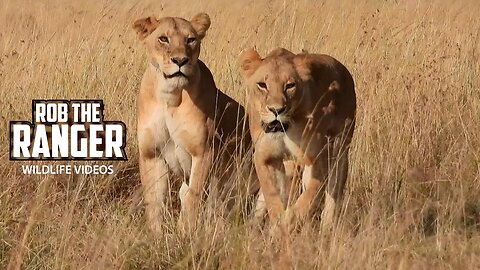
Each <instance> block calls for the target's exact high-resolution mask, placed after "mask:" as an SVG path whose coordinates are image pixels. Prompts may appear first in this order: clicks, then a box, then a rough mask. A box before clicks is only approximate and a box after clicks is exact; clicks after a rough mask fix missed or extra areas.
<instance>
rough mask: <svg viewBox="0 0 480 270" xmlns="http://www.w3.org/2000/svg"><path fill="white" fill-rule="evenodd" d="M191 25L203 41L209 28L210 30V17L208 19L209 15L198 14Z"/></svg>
mask: <svg viewBox="0 0 480 270" xmlns="http://www.w3.org/2000/svg"><path fill="white" fill-rule="evenodd" d="M190 23H191V24H192V26H193V29H195V31H196V32H197V35H198V37H199V38H200V39H202V38H204V37H205V34H206V33H207V30H208V28H210V17H208V14H207V13H198V14H197V15H195V16H194V17H193V18H192V20H191V21H190Z"/></svg>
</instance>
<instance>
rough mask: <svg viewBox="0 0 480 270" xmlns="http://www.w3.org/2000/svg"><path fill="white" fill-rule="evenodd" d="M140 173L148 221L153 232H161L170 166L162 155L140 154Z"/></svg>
mask: <svg viewBox="0 0 480 270" xmlns="http://www.w3.org/2000/svg"><path fill="white" fill-rule="evenodd" d="M140 175H141V177H140V178H141V180H142V185H143V194H144V204H145V214H146V217H147V223H148V225H149V227H150V229H151V230H152V231H153V232H155V233H159V232H161V226H162V221H163V217H164V215H165V213H166V205H165V201H166V197H167V191H168V167H167V165H166V164H165V161H164V160H163V159H162V158H160V157H143V156H140Z"/></svg>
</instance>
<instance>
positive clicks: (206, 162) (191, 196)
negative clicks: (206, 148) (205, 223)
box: [179, 152, 212, 226]
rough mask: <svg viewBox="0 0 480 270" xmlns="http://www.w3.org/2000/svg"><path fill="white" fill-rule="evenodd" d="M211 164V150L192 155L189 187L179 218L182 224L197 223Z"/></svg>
mask: <svg viewBox="0 0 480 270" xmlns="http://www.w3.org/2000/svg"><path fill="white" fill-rule="evenodd" d="M211 165H212V157H211V153H210V152H206V153H204V154H203V155H199V156H194V157H192V169H191V172H190V178H189V184H188V189H187V191H186V193H185V197H184V198H183V200H182V210H181V213H180V220H179V224H180V225H189V226H191V225H194V224H195V220H196V217H197V215H198V212H199V211H198V210H199V208H200V201H201V198H202V194H203V191H204V188H205V184H206V182H207V177H208V173H209V171H210V168H211ZM185 223H186V224H185Z"/></svg>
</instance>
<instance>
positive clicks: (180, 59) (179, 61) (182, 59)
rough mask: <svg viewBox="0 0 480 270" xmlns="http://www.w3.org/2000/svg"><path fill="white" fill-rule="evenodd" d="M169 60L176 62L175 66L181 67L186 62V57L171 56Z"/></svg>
mask: <svg viewBox="0 0 480 270" xmlns="http://www.w3.org/2000/svg"><path fill="white" fill-rule="evenodd" d="M170 60H172V62H173V63H175V64H177V66H179V67H181V66H183V65H185V64H186V63H188V60H189V59H188V57H172V58H171V59H170Z"/></svg>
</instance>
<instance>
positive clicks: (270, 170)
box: [254, 152, 288, 218]
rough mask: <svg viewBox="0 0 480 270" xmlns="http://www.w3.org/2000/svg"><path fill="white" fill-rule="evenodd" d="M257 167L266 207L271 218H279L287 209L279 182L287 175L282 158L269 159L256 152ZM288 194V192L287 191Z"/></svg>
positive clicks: (255, 161)
mask: <svg viewBox="0 0 480 270" xmlns="http://www.w3.org/2000/svg"><path fill="white" fill-rule="evenodd" d="M254 163H255V169H256V171H257V175H258V180H259V181H260V187H261V191H262V194H263V198H264V199H265V203H266V207H267V210H268V213H269V215H270V217H271V218H278V217H280V215H281V214H283V212H284V210H285V204H286V202H282V198H281V195H280V190H279V189H278V188H277V182H278V181H279V180H280V181H281V179H277V178H278V177H282V175H283V177H285V168H284V166H283V162H282V160H281V159H269V158H266V157H264V156H262V155H261V154H258V153H257V152H256V153H254ZM287 194H288V193H287Z"/></svg>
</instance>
